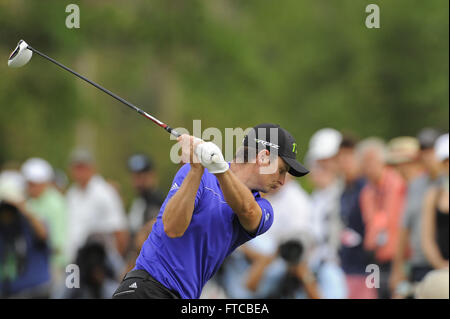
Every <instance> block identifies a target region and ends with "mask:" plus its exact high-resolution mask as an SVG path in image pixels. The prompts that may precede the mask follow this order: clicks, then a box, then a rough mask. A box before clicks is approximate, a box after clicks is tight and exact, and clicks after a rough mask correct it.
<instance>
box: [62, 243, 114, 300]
mask: <svg viewBox="0 0 450 319" xmlns="http://www.w3.org/2000/svg"><path fill="white" fill-rule="evenodd" d="M75 263H76V264H77V265H78V266H79V269H80V287H79V288H77V289H66V290H65V294H64V295H63V298H64V299H111V296H112V295H113V293H114V291H115V290H116V288H117V285H118V282H117V280H115V278H114V277H115V274H114V268H113V266H112V265H111V264H110V263H109V260H108V254H107V251H106V249H105V246H104V245H103V244H102V243H101V242H97V241H95V240H88V241H87V242H86V244H85V245H84V246H83V247H81V248H80V250H79V251H78V253H77V257H76V260H75Z"/></svg>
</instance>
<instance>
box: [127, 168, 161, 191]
mask: <svg viewBox="0 0 450 319" xmlns="http://www.w3.org/2000/svg"><path fill="white" fill-rule="evenodd" d="M131 182H132V184H133V187H134V189H136V190H137V191H138V192H142V191H144V190H147V189H150V188H152V187H153V186H154V184H155V173H154V172H152V171H145V172H138V173H131Z"/></svg>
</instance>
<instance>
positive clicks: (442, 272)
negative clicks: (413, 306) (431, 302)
mask: <svg viewBox="0 0 450 319" xmlns="http://www.w3.org/2000/svg"><path fill="white" fill-rule="evenodd" d="M448 271H449V270H448V268H443V269H438V270H433V271H430V272H429V273H428V274H427V275H426V276H425V278H424V279H422V281H421V282H420V283H419V284H418V285H417V288H416V293H415V297H416V299H448V298H449V287H448V283H449V272H448Z"/></svg>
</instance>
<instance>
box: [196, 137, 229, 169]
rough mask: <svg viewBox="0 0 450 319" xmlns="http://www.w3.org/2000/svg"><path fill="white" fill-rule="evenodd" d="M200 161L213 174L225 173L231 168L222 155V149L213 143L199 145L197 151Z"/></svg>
mask: <svg viewBox="0 0 450 319" xmlns="http://www.w3.org/2000/svg"><path fill="white" fill-rule="evenodd" d="M195 155H197V158H198V160H199V161H200V163H201V164H202V165H203V167H205V168H207V169H208V171H209V172H210V173H211V174H220V173H225V172H226V171H227V170H228V168H229V166H228V163H227V162H226V161H225V159H224V158H223V155H222V151H221V150H220V148H219V147H218V146H217V145H216V144H214V143H212V142H205V143H201V144H199V145H198V146H197V147H196V149H195Z"/></svg>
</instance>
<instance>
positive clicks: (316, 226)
mask: <svg viewBox="0 0 450 319" xmlns="http://www.w3.org/2000/svg"><path fill="white" fill-rule="evenodd" d="M341 141H342V135H341V134H340V133H339V132H338V131H336V130H334V129H330V128H325V129H321V130H319V131H318V132H316V133H315V134H314V135H313V136H312V137H311V140H310V143H309V149H308V153H307V161H308V164H309V167H310V171H311V173H310V174H309V178H310V180H311V181H312V183H313V187H314V190H313V192H312V194H311V203H312V212H311V217H312V230H313V236H314V241H315V247H314V249H313V252H312V254H311V257H310V259H309V265H310V268H311V269H312V270H313V271H314V272H315V273H316V275H317V280H318V284H319V287H320V293H321V295H322V296H323V297H324V298H326V299H340V298H346V297H347V287H346V282H345V274H344V272H343V271H342V269H341V268H340V266H339V256H338V249H339V245H340V232H341V227H342V225H341V223H340V216H339V209H340V207H339V198H340V195H341V192H342V185H341V181H340V180H339V179H338V176H337V169H338V167H337V160H336V157H337V154H338V151H339V145H340V143H341Z"/></svg>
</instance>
